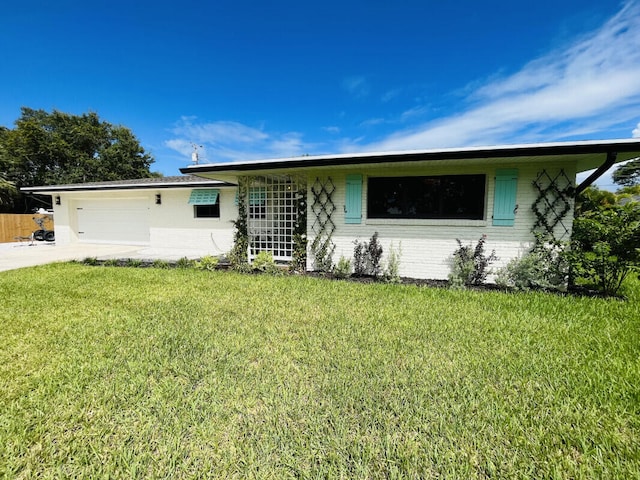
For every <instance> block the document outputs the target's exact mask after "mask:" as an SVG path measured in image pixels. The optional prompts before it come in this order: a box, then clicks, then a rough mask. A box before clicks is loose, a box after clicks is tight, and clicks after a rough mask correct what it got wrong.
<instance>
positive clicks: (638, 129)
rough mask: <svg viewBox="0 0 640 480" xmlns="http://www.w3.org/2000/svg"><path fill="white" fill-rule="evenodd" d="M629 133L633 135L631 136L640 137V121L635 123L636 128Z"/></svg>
mask: <svg viewBox="0 0 640 480" xmlns="http://www.w3.org/2000/svg"><path fill="white" fill-rule="evenodd" d="M631 135H632V136H633V138H640V123H638V125H636V128H634V129H633V131H632V132H631Z"/></svg>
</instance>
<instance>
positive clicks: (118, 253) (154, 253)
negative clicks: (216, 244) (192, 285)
mask: <svg viewBox="0 0 640 480" xmlns="http://www.w3.org/2000/svg"><path fill="white" fill-rule="evenodd" d="M220 253H221V252H205V251H202V250H189V249H173V248H166V249H159V248H155V249H154V248H149V247H144V246H140V245H103V244H93V243H76V244H73V245H56V244H55V243H47V242H34V243H33V244H30V243H29V242H22V243H0V271H5V270H15V269H17V268H24V267H33V266H36V265H44V264H47V263H54V262H68V261H70V260H84V259H85V258H93V257H95V258H97V259H99V260H106V259H109V258H136V259H140V260H166V261H175V260H178V259H180V258H183V257H187V258H190V259H194V258H201V257H203V256H205V255H219V254H220Z"/></svg>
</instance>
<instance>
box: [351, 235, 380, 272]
mask: <svg viewBox="0 0 640 480" xmlns="http://www.w3.org/2000/svg"><path fill="white" fill-rule="evenodd" d="M353 243H354V245H355V246H354V248H353V273H354V275H356V276H357V277H361V276H365V275H370V276H372V277H376V278H378V277H379V276H380V275H381V274H382V264H381V259H382V245H380V242H379V241H378V232H375V233H374V234H373V235H372V236H371V238H370V239H369V241H368V242H362V243H361V242H358V241H357V240H355V241H354V242H353Z"/></svg>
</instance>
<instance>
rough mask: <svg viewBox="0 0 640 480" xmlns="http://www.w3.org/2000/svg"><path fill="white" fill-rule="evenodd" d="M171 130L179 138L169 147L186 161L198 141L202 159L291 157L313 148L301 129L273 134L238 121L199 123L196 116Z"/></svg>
mask: <svg viewBox="0 0 640 480" xmlns="http://www.w3.org/2000/svg"><path fill="white" fill-rule="evenodd" d="M171 133H172V134H173V135H175V138H172V139H169V140H167V141H165V142H164V143H165V146H167V147H168V148H170V149H172V150H175V151H176V152H178V153H180V154H181V155H183V156H184V157H186V158H185V161H186V159H190V158H191V152H193V145H194V144H195V145H198V147H199V148H198V153H199V156H200V160H201V162H225V161H233V160H251V159H257V158H267V157H273V158H280V157H290V156H297V155H302V154H304V153H308V151H309V150H310V149H311V148H313V145H311V144H306V143H305V142H304V141H303V139H302V135H301V134H300V133H297V132H288V133H284V134H273V133H272V134H269V133H267V132H265V131H264V130H263V129H261V128H254V127H249V126H247V125H244V124H242V123H238V122H230V121H219V122H210V123H198V122H197V118H195V117H182V118H181V119H180V121H179V122H178V123H177V124H176V125H175V126H174V128H173V129H171Z"/></svg>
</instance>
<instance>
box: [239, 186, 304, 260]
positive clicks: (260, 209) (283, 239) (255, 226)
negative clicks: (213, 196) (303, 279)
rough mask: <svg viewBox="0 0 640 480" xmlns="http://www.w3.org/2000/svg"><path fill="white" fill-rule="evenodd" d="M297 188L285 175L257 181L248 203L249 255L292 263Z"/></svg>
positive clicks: (252, 187) (251, 257) (251, 189)
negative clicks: (267, 256)
mask: <svg viewBox="0 0 640 480" xmlns="http://www.w3.org/2000/svg"><path fill="white" fill-rule="evenodd" d="M297 193H298V186H297V184H296V182H295V181H293V180H292V179H291V178H289V177H286V176H269V177H260V178H256V179H254V181H253V182H252V184H251V186H250V187H249V198H248V201H247V214H248V219H247V228H248V233H249V256H250V259H251V260H253V258H255V256H256V255H257V254H258V253H260V252H263V251H266V252H271V253H272V254H273V258H274V259H275V260H280V261H290V260H291V258H292V255H293V230H294V226H295V221H296V215H297V207H296V197H297Z"/></svg>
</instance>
